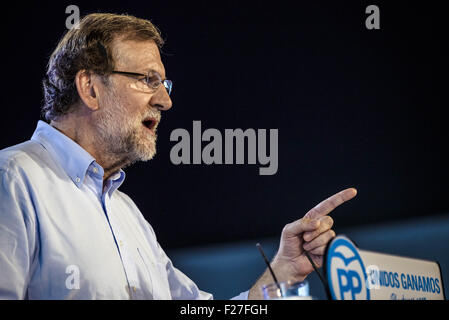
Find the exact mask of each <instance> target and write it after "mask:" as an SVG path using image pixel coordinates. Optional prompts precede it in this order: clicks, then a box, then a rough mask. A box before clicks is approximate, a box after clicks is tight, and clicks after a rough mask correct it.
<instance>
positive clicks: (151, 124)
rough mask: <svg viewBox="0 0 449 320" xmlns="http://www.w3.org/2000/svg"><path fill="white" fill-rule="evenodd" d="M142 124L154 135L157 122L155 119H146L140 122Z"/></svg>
mask: <svg viewBox="0 0 449 320" xmlns="http://www.w3.org/2000/svg"><path fill="white" fill-rule="evenodd" d="M142 124H143V125H144V127H146V128H147V129H148V130H150V132H151V133H152V134H153V135H154V132H155V129H156V126H157V120H156V119H155V118H146V119H145V120H143V121H142Z"/></svg>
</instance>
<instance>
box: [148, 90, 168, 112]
mask: <svg viewBox="0 0 449 320" xmlns="http://www.w3.org/2000/svg"><path fill="white" fill-rule="evenodd" d="M150 105H151V106H152V107H155V108H157V109H159V110H161V111H167V110H169V109H170V108H171V107H172V105H173V103H172V101H171V99H170V96H169V95H168V92H167V89H165V87H164V86H163V85H162V86H160V87H159V88H158V89H157V90H156V92H155V93H154V94H153V96H152V97H151V99H150Z"/></svg>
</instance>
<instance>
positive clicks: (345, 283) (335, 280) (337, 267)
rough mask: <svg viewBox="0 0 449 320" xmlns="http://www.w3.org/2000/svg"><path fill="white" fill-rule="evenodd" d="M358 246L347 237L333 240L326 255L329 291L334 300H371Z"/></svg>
mask: <svg viewBox="0 0 449 320" xmlns="http://www.w3.org/2000/svg"><path fill="white" fill-rule="evenodd" d="M365 270H366V269H365V266H364V264H363V261H362V258H361V256H360V254H359V252H358V250H357V248H356V246H355V245H354V244H353V243H352V242H351V241H350V240H349V239H348V238H346V237H344V236H338V237H336V238H334V240H332V242H331V243H330V245H329V248H328V250H327V255H326V274H327V282H328V284H329V291H330V294H331V296H332V299H334V300H370V290H369V288H368V286H367V276H366V271H365Z"/></svg>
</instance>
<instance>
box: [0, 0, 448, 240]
mask: <svg viewBox="0 0 449 320" xmlns="http://www.w3.org/2000/svg"><path fill="white" fill-rule="evenodd" d="M70 4H76V5H78V6H79V8H80V10H81V15H85V14H88V13H92V12H114V13H129V14H133V15H136V16H138V17H141V18H148V19H150V20H152V22H153V23H154V24H155V25H156V26H158V28H159V29H160V30H161V31H162V35H163V37H164V38H165V39H166V45H165V47H164V48H163V52H164V55H163V62H164V64H165V67H166V70H167V77H168V78H170V79H172V80H173V81H174V91H173V97H172V99H173V103H174V106H173V108H172V109H171V110H169V111H167V112H165V113H163V115H162V119H163V121H162V122H161V124H160V126H159V131H158V135H159V139H158V154H157V156H156V158H155V159H154V160H152V161H151V162H149V163H139V164H136V165H134V166H132V167H130V168H127V169H125V171H126V173H127V178H126V181H125V183H124V185H123V186H122V187H121V190H122V191H124V192H126V193H127V194H129V195H130V196H131V197H132V198H133V200H134V201H135V202H136V204H137V205H138V206H139V208H140V209H141V211H142V213H143V214H144V215H145V217H146V218H147V219H148V221H149V222H150V223H151V224H152V226H153V227H154V229H155V231H156V234H157V235H158V239H159V242H160V243H161V245H162V247H164V248H180V247H186V246H193V245H204V244H211V243H219V242H230V241H236V240H257V239H259V238H262V237H270V236H279V235H280V232H281V230H282V227H283V226H284V225H285V224H286V223H288V222H291V221H293V220H295V219H298V218H300V217H302V216H303V215H304V214H305V213H306V212H307V211H308V210H309V209H310V208H312V207H313V206H314V205H315V204H317V203H318V202H320V201H321V200H323V199H325V198H327V197H328V196H330V195H332V194H334V193H336V192H338V191H340V190H342V189H344V188H347V187H356V188H357V189H358V192H359V193H358V196H357V197H356V198H355V199H354V200H352V201H351V202H350V203H347V204H345V205H344V206H342V207H340V208H338V209H337V210H336V211H335V212H334V213H333V214H332V216H333V217H334V220H335V229H336V230H337V231H338V230H339V228H347V227H349V226H362V225H376V224H378V223H381V222H385V221H403V220H406V219H411V218H416V217H418V216H433V215H438V214H442V213H445V212H447V211H448V209H449V202H448V201H447V200H448V197H447V194H448V191H449V188H448V184H447V181H448V178H449V177H448V170H447V167H446V166H447V158H446V157H445V155H444V152H445V151H446V148H447V139H448V130H447V128H446V123H447V118H446V117H445V109H446V107H447V105H448V103H447V98H446V93H447V79H446V76H447V65H446V59H447V57H448V55H447V52H445V51H444V49H443V43H446V42H447V29H446V25H447V22H446V21H447V17H446V15H447V14H446V11H444V10H443V8H442V7H441V4H440V2H437V1H432V2H425V3H424V2H423V3H420V4H419V3H415V2H413V3H411V2H409V1H394V3H391V1H390V2H389V3H386V2H381V1H375V2H364V1H362V2H360V1H314V2H313V3H312V2H309V1H307V2H306V1H304V2H298V1H297V2H294V4H293V2H276V3H274V2H269V3H268V2H267V3H265V4H263V3H261V2H255V1H254V2H246V1H245V2H244V1H232V2H221V3H215V2H207V1H204V2H190V1H188V2H187V1H185V2H182V3H179V4H178V3H174V2H173V1H142V2H129V1H128V2H123V1H120V2H118V1H117V2H113V1H105V2H85V3H84V2H81V1H77V2H64V1H61V2H58V3H57V4H53V3H48V2H47V3H45V2H39V3H34V4H24V3H22V2H19V1H17V2H15V3H12V4H11V5H9V6H8V7H4V8H2V19H1V24H2V25H1V28H0V29H1V33H2V34H1V39H2V62H3V63H2V72H1V83H2V94H1V106H2V117H0V128H1V129H0V130H1V138H0V148H5V147H7V146H10V145H13V144H17V143H19V142H22V141H25V140H27V139H29V138H30V137H31V135H32V133H33V131H34V129H35V126H36V123H37V120H38V119H39V118H40V106H41V102H42V91H41V79H42V77H43V75H44V73H45V66H46V63H47V61H48V57H49V55H50V54H51V52H52V51H53V49H54V47H55V46H56V44H57V42H58V40H59V38H60V37H61V35H62V33H63V32H64V31H65V21H66V18H67V17H68V16H69V14H66V13H65V8H66V7H67V6H68V5H70ZM370 4H376V5H378V6H379V8H380V19H381V20H380V23H381V29H380V30H367V29H366V27H365V19H366V17H367V14H365V8H366V7H367V6H368V5H370ZM194 120H201V122H202V127H203V130H205V129H207V128H217V129H219V130H220V131H221V132H222V133H223V134H224V129H226V128H231V129H235V128H242V129H247V128H254V129H262V128H264V129H270V128H276V129H279V169H278V172H277V174H275V175H273V176H260V175H259V169H258V168H259V166H258V165H212V166H207V165H181V166H175V165H172V164H171V162H170V156H169V154H170V149H171V147H172V146H173V145H174V144H175V143H174V142H170V133H171V132H172V130H174V129H176V128H185V129H187V130H188V131H189V132H192V121H194ZM203 145H204V144H203Z"/></svg>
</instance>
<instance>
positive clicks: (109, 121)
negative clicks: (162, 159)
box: [96, 91, 160, 165]
mask: <svg viewBox="0 0 449 320" xmlns="http://www.w3.org/2000/svg"><path fill="white" fill-rule="evenodd" d="M155 113H156V112H152V113H151V111H150V110H149V109H147V110H146V113H144V114H138V115H136V116H133V117H131V116H130V115H129V114H128V112H127V108H125V106H123V105H122V104H121V103H120V99H119V98H118V96H117V95H116V94H115V92H113V91H111V92H110V94H109V95H108V96H107V97H106V99H105V103H104V107H103V108H101V109H100V112H99V114H98V115H97V121H96V123H97V134H98V136H97V141H98V143H101V144H102V146H103V148H104V150H105V152H106V154H107V156H109V157H111V158H113V159H114V160H115V162H117V163H124V164H126V165H131V164H133V163H135V162H137V161H149V160H151V159H153V157H154V156H155V154H156V140H157V136H156V132H154V135H153V134H150V133H149V132H148V130H147V129H146V128H145V127H144V125H143V124H142V120H143V119H144V118H145V117H148V116H153V117H154V118H156V119H160V115H159V114H155ZM154 131H155V130H154Z"/></svg>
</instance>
